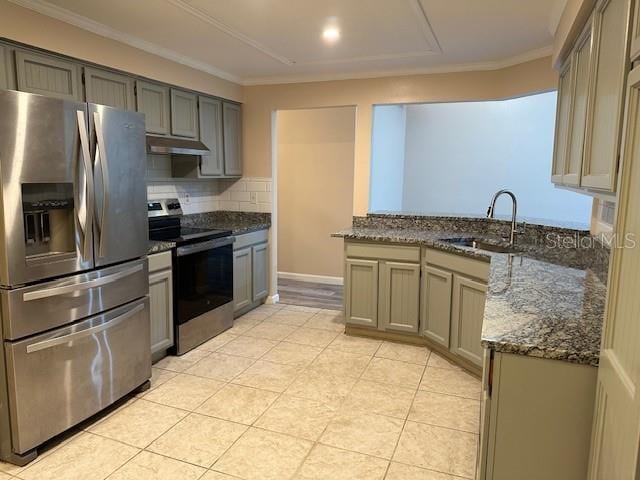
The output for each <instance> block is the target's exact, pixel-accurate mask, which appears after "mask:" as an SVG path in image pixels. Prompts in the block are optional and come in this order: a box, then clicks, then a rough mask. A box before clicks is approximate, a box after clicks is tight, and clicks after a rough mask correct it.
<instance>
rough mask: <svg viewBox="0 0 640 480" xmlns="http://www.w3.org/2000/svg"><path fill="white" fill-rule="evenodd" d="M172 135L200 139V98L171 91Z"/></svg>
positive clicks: (173, 89)
mask: <svg viewBox="0 0 640 480" xmlns="http://www.w3.org/2000/svg"><path fill="white" fill-rule="evenodd" d="M171 134H172V135H175V136H177V137H187V138H198V96H197V95H196V94H194V93H191V92H185V91H183V90H178V89H175V88H172V89H171Z"/></svg>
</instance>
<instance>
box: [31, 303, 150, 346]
mask: <svg viewBox="0 0 640 480" xmlns="http://www.w3.org/2000/svg"><path fill="white" fill-rule="evenodd" d="M144 308H145V305H144V303H141V304H139V305H137V306H135V307H133V308H132V309H131V310H129V311H128V312H125V313H123V314H122V315H119V316H117V317H116V318H113V319H111V320H109V321H107V322H104V323H101V324H100V325H95V326H93V327H89V328H86V329H84V330H80V331H78V332H73V333H70V334H68V335H63V336H61V337H53V338H49V339H47V340H43V341H41V342H37V343H32V344H31V345H27V353H33V352H38V351H40V350H45V349H47V348H51V347H55V346H58V345H62V344H64V343H69V342H72V341H74V340H78V339H80V338H84V337H88V336H90V335H95V334H96V333H100V332H102V331H104V330H107V329H108V328H112V327H115V326H116V325H118V324H119V323H122V322H124V321H125V320H127V319H128V318H131V317H133V316H134V315H135V314H136V313H138V312H141V311H142V310H144Z"/></svg>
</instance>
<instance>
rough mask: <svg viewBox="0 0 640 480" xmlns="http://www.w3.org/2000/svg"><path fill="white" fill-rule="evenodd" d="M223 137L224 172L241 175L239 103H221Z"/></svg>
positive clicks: (240, 116) (230, 174) (229, 174)
mask: <svg viewBox="0 0 640 480" xmlns="http://www.w3.org/2000/svg"><path fill="white" fill-rule="evenodd" d="M222 125H223V137H224V173H225V175H227V176H234V175H236V176H240V175H242V113H241V109H240V105H236V104H235V103H226V102H224V103H223V104H222Z"/></svg>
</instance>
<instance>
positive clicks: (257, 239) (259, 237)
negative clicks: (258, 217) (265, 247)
mask: <svg viewBox="0 0 640 480" xmlns="http://www.w3.org/2000/svg"><path fill="white" fill-rule="evenodd" d="M268 240H269V231H268V230H258V231H257V232H249V233H243V234H242V235H236V241H235V242H234V243H233V249H234V250H242V249H243V248H246V247H248V246H250V245H255V244H257V243H265V242H266V241H268Z"/></svg>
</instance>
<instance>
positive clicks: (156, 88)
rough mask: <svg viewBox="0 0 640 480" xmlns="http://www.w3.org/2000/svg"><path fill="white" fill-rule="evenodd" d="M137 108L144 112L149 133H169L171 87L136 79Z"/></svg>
mask: <svg viewBox="0 0 640 480" xmlns="http://www.w3.org/2000/svg"><path fill="white" fill-rule="evenodd" d="M136 101H137V105H136V107H137V110H138V112H140V113H144V116H145V125H146V129H147V133H153V134H156V135H168V134H169V130H170V128H171V120H170V115H171V113H170V112H171V109H170V106H169V104H170V100H169V87H165V86H162V85H157V84H155V83H150V82H143V81H141V80H137V81H136Z"/></svg>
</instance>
